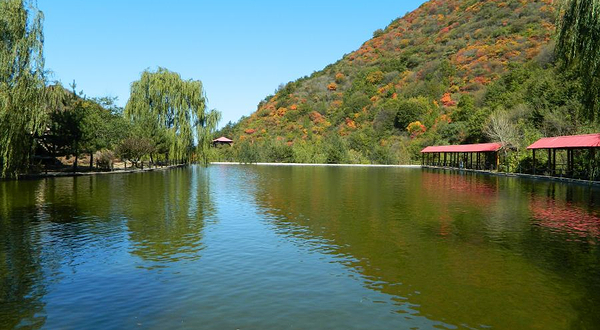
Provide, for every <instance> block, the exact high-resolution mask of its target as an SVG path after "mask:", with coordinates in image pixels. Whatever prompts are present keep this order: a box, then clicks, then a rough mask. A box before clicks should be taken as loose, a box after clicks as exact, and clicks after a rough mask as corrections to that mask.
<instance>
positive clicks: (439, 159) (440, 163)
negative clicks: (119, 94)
mask: <svg viewBox="0 0 600 330" xmlns="http://www.w3.org/2000/svg"><path fill="white" fill-rule="evenodd" d="M438 166H442V153H441V152H438Z"/></svg>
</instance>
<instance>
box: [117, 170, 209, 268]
mask: <svg viewBox="0 0 600 330" xmlns="http://www.w3.org/2000/svg"><path fill="white" fill-rule="evenodd" d="M190 171H191V173H188V171H187V170H177V171H173V172H171V173H169V174H165V175H155V176H132V177H131V178H129V180H128V181H127V191H129V192H130V193H129V194H128V195H127V196H124V199H125V200H126V201H127V204H126V207H125V209H124V214H126V215H127V228H128V231H129V238H130V241H131V243H132V253H133V254H134V255H136V256H139V257H141V258H143V259H144V260H147V261H152V262H156V264H153V265H152V266H151V267H164V266H165V265H166V264H165V263H167V262H175V261H180V260H195V259H197V258H199V257H200V254H199V253H198V252H199V251H200V250H201V249H202V248H203V245H202V243H201V239H202V233H203V228H204V223H205V220H206V219H207V218H209V217H210V216H211V215H213V214H214V206H213V204H212V202H211V186H210V182H209V177H208V173H209V172H208V171H205V170H203V169H202V168H198V167H195V168H193V169H191V170H190ZM144 267H146V266H144Z"/></svg>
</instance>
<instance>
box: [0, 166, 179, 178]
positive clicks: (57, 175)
mask: <svg viewBox="0 0 600 330" xmlns="http://www.w3.org/2000/svg"><path fill="white" fill-rule="evenodd" d="M184 166H187V164H180V165H170V166H164V167H156V168H145V169H143V170H142V169H131V170H130V169H127V170H125V169H123V170H114V171H99V172H97V171H93V172H48V173H36V174H25V175H21V176H19V177H18V178H16V179H2V180H0V181H18V180H37V179H48V178H65V177H75V176H95V175H106V174H129V173H145V172H154V171H166V170H170V169H173V168H179V167H184Z"/></svg>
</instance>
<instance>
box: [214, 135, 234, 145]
mask: <svg viewBox="0 0 600 330" xmlns="http://www.w3.org/2000/svg"><path fill="white" fill-rule="evenodd" d="M219 144H227V145H232V144H233V140H231V139H228V138H226V137H224V136H221V137H220V138H218V139H214V140H212V145H213V147H216V146H217V145H219Z"/></svg>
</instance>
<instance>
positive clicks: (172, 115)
mask: <svg viewBox="0 0 600 330" xmlns="http://www.w3.org/2000/svg"><path fill="white" fill-rule="evenodd" d="M125 115H126V116H127V117H128V118H129V119H130V120H131V121H132V122H133V123H134V124H136V125H142V129H146V130H147V131H148V132H157V131H158V132H164V133H166V136H167V144H168V155H167V157H171V158H177V159H189V158H190V157H191V155H192V153H193V151H194V144H195V141H197V142H198V151H199V153H200V155H201V156H202V159H203V161H204V162H206V151H207V149H208V147H209V146H210V137H211V136H212V133H213V131H214V130H215V129H216V127H217V124H218V121H219V119H220V113H219V112H218V111H216V110H210V111H207V110H206V97H205V95H204V91H203V88H202V82H201V81H199V80H183V79H181V76H180V75H179V74H178V73H176V72H172V71H169V70H167V69H165V68H158V70H157V71H149V70H145V71H144V72H142V76H141V78H140V80H138V81H135V82H133V83H132V84H131V95H130V97H129V101H127V105H126V106H125Z"/></svg>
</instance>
